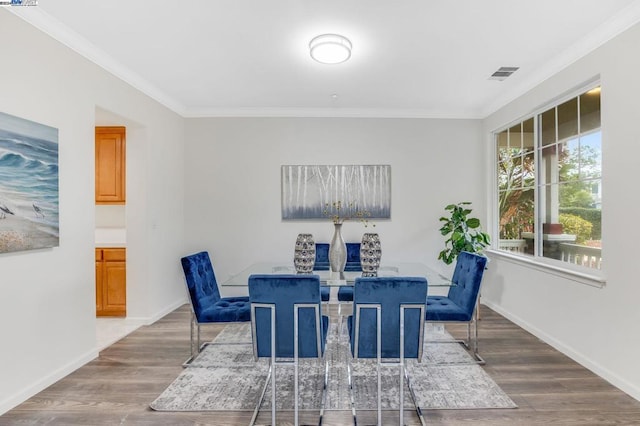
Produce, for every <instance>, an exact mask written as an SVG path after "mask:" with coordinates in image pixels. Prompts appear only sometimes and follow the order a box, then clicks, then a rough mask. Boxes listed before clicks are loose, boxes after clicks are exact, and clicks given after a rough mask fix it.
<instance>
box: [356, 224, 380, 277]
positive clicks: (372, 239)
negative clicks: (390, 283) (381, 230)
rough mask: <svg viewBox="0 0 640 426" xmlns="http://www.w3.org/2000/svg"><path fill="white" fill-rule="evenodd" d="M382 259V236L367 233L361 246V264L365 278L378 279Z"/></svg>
mask: <svg viewBox="0 0 640 426" xmlns="http://www.w3.org/2000/svg"><path fill="white" fill-rule="evenodd" d="M381 258H382V247H381V245H380V236H379V235H378V234H376V233H366V234H364V235H363V236H362V243H361V244H360V264H361V265H362V276H363V277H377V276H378V268H380V259H381Z"/></svg>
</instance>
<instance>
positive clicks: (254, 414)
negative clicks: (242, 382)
mask: <svg viewBox="0 0 640 426" xmlns="http://www.w3.org/2000/svg"><path fill="white" fill-rule="evenodd" d="M271 367H272V366H271V365H269V372H268V373H267V380H265V382H264V386H263V387H262V393H261V394H260V399H259V400H258V404H257V405H256V408H255V409H254V410H253V416H251V421H250V422H249V426H253V425H254V424H255V423H256V419H257V418H258V414H259V413H260V407H261V406H262V401H264V396H265V395H266V393H267V388H268V387H269V381H270V380H271V374H272V371H271Z"/></svg>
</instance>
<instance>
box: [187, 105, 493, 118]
mask: <svg viewBox="0 0 640 426" xmlns="http://www.w3.org/2000/svg"><path fill="white" fill-rule="evenodd" d="M184 117H185V118H206V117H211V118H214V117H216V118H231V117H265V118H276V117H279V118H284V117H293V118H434V119H481V118H483V117H482V116H481V114H480V113H479V112H478V111H472V110H468V111H465V110H451V111H444V110H423V109H407V108H393V109H391V108H248V107H247V108H200V109H198V108H188V109H187V110H186V111H185V114H184Z"/></svg>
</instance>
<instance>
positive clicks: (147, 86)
mask: <svg viewBox="0 0 640 426" xmlns="http://www.w3.org/2000/svg"><path fill="white" fill-rule="evenodd" d="M7 9H8V10H9V11H10V12H11V13H13V14H14V15H16V16H18V17H20V18H22V19H23V20H24V21H26V22H27V23H29V24H31V25H32V26H34V27H36V28H37V29H39V30H40V31H42V32H43V33H45V34H47V35H49V36H51V37H52V38H54V39H55V40H57V41H58V42H60V43H62V44H63V45H65V46H67V47H68V48H70V49H71V50H73V51H75V52H76V53H78V54H79V55H80V56H82V57H84V58H86V59H87V60H89V61H91V62H93V63H95V64H96V65H98V66H99V67H100V68H102V69H104V70H105V71H107V72H109V73H111V74H113V75H114V76H116V77H118V78H119V79H121V80H123V81H124V82H126V83H128V84H129V85H131V86H133V87H134V88H135V89H137V90H139V91H140V92H142V93H144V94H145V95H147V96H149V97H150V98H152V99H154V100H155V101H157V102H159V103H160V104H162V105H164V106H165V107H167V108H169V109H170V110H171V111H173V112H175V113H176V114H178V115H181V116H184V111H185V110H186V108H185V106H184V105H182V104H181V103H180V102H178V101H176V100H175V99H173V98H172V97H171V96H169V95H167V94H166V93H165V92H163V91H162V90H160V89H159V88H158V87H156V86H155V85H153V84H151V83H149V81H148V80H146V79H145V78H144V77H142V76H140V75H139V74H137V73H135V72H133V71H131V70H130V69H129V68H127V67H125V66H123V65H122V64H121V63H120V62H118V61H116V60H115V59H114V58H113V57H111V56H110V55H107V54H106V53H104V52H103V51H102V50H101V49H99V48H98V47H97V46H95V45H94V44H92V43H90V42H89V41H88V40H87V39H85V38H84V37H82V36H80V35H79V34H78V33H76V32H75V31H73V30H72V29H70V28H69V27H67V26H66V25H64V24H63V23H62V22H60V21H58V20H57V19H55V18H54V17H52V16H51V15H49V14H48V13H46V12H44V11H43V10H42V9H41V8H40V7H9V8H7Z"/></svg>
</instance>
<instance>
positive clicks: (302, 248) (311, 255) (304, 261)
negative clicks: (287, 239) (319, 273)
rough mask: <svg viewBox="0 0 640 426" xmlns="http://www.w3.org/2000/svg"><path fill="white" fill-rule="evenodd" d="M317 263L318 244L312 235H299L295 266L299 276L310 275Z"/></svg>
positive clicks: (294, 259) (294, 258)
mask: <svg viewBox="0 0 640 426" xmlns="http://www.w3.org/2000/svg"><path fill="white" fill-rule="evenodd" d="M315 263H316V243H315V241H314V240H313V235H312V234H298V238H297V239H296V250H295V253H294V256H293V264H294V266H295V267H296V272H297V273H299V274H310V273H312V272H313V266H314V265H315Z"/></svg>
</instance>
